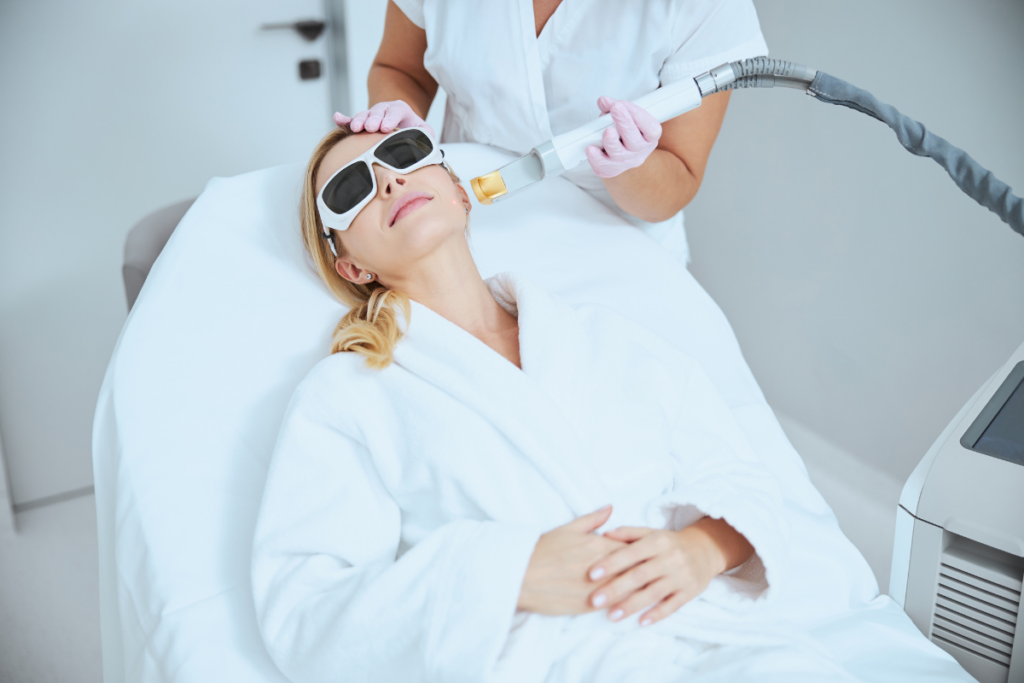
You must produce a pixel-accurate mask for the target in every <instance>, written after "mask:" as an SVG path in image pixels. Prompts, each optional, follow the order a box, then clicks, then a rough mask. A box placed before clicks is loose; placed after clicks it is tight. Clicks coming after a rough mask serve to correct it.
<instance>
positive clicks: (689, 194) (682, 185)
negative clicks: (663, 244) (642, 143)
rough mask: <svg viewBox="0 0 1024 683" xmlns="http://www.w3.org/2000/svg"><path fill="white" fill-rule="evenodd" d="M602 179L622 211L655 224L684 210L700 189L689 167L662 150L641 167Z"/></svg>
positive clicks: (655, 152) (658, 150) (698, 182)
mask: <svg viewBox="0 0 1024 683" xmlns="http://www.w3.org/2000/svg"><path fill="white" fill-rule="evenodd" d="M602 180H603V181H604V186H605V188H607V190H608V193H609V194H611V196H612V199H614V200H615V203H616V204H618V205H619V208H621V209H622V210H623V211H625V212H626V213H628V214H631V215H633V216H636V217H637V218H640V219H642V220H645V221H650V222H652V223H657V222H659V221H665V220H668V219H669V218H671V217H672V216H674V215H676V214H677V213H679V212H680V211H682V209H683V207H684V206H686V205H687V204H689V203H690V201H691V200H692V199H693V198H694V197H695V196H696V195H697V190H698V188H700V181H699V180H697V178H695V177H694V176H693V174H692V173H690V171H689V169H687V168H686V164H684V163H683V161H682V160H681V159H680V158H679V157H677V156H676V155H675V154H673V153H672V152H668V151H665V150H663V149H656V150H654V151H653V152H651V155H650V156H649V157H647V160H646V161H644V163H642V164H641V165H640V166H637V167H636V168H631V169H629V170H628V171H624V172H622V173H620V174H619V175H617V176H614V177H612V178H602Z"/></svg>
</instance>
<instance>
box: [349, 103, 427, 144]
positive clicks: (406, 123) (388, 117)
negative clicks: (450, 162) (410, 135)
mask: <svg viewBox="0 0 1024 683" xmlns="http://www.w3.org/2000/svg"><path fill="white" fill-rule="evenodd" d="M334 122H335V123H336V124H338V125H339V126H344V125H345V124H346V123H347V124H348V125H349V128H351V129H352V132H353V133H358V132H360V131H363V130H365V131H366V132H367V133H390V132H391V131H393V130H394V129H395V128H426V129H427V130H428V131H430V135H431V136H433V137H435V138H436V137H437V136H436V135H434V129H433V128H431V127H430V125H428V124H427V122H426V121H424V120H423V119H421V118H420V117H419V115H417V114H416V112H414V111H413V110H412V107H410V106H409V105H408V104H406V103H405V102H404V101H402V100H395V101H393V102H378V103H377V104H375V105H373V106H372V107H370V108H369V109H367V110H366V111H361V112H359V113H358V114H356V115H355V116H345V115H344V114H342V113H341V112H335V114H334Z"/></svg>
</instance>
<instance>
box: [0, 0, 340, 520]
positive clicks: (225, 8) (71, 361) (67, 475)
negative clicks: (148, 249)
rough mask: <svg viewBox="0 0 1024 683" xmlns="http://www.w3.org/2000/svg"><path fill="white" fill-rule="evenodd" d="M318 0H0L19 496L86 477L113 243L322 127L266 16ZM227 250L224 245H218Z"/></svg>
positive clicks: (5, 385) (6, 415)
mask: <svg viewBox="0 0 1024 683" xmlns="http://www.w3.org/2000/svg"><path fill="white" fill-rule="evenodd" d="M322 17H323V8H322V2H321V0H287V1H286V0H246V1H243V0H218V1H216V2H207V1H206V0H179V1H176V2H171V3H167V2H164V3H149V2H147V3H140V2H135V1H134V0H4V1H3V2H0V98H2V105H0V150H2V152H0V424H2V430H3V437H4V447H5V451H6V455H7V459H8V465H9V473H10V477H11V482H10V483H11V488H12V490H13V497H14V502H15V503H18V504H24V503H26V502H31V501H37V500H39V499H40V498H46V497H49V496H52V495H55V494H62V493H65V492H68V491H74V490H81V489H82V488H84V487H88V486H90V485H91V483H92V460H91V445H90V438H91V433H92V416H93V410H94V408H95V404H96V397H97V394H98V392H99V387H100V382H101V380H102V378H103V372H104V370H105V369H106V365H107V361H108V359H109V358H110V352H111V350H112V349H113V345H114V342H115V340H116V339H117V335H118V333H119V331H120V329H121V325H122V324H123V323H124V319H125V315H126V304H125V296H124V287H123V284H122V280H121V264H122V253H123V248H124V239H125V235H126V234H127V232H128V230H129V229H130V228H131V226H132V225H133V224H134V223H135V222H136V221H137V220H139V219H140V218H142V217H143V216H144V215H146V214H148V213H149V212H151V211H154V210H156V209H158V208H160V207H162V206H165V205H167V204H170V203H172V202H175V201H179V200H182V199H186V198H188V197H194V196H196V195H197V194H199V192H201V191H202V189H203V186H204V185H205V184H206V181H207V180H208V179H209V178H210V177H211V176H215V175H235V174H238V173H243V172H246V171H250V170H253V169H257V168H263V167H266V166H271V165H275V164H281V163H285V162H289V161H295V160H299V159H302V158H304V157H305V156H306V155H307V154H308V153H309V150H310V149H311V148H312V146H313V145H314V144H315V143H316V141H317V140H318V139H319V138H320V137H321V136H322V135H323V134H324V132H326V131H327V130H328V129H329V127H330V126H331V125H333V124H332V123H331V120H330V113H331V112H330V106H329V95H328V89H327V85H326V84H327V82H328V79H327V78H326V77H325V78H321V79H319V80H315V81H300V80H299V78H298V66H297V63H298V61H299V60H301V59H307V58H319V59H321V60H322V61H323V62H324V64H325V65H327V62H326V59H325V57H326V54H327V53H326V49H325V41H326V39H325V38H324V37H321V38H320V39H319V40H318V41H317V42H315V43H307V42H306V41H304V40H303V39H302V38H300V37H299V36H298V35H297V34H295V33H294V32H292V31H261V30H260V28H259V27H260V25H261V24H263V23H269V22H280V21H293V20H296V19H309V18H322ZM225 256H226V257H227V256H228V255H225Z"/></svg>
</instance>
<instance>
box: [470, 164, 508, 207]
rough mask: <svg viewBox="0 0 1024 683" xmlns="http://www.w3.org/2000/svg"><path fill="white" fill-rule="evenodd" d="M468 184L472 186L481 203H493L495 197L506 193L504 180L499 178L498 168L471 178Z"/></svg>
mask: <svg viewBox="0 0 1024 683" xmlns="http://www.w3.org/2000/svg"><path fill="white" fill-rule="evenodd" d="M469 184H470V185H471V186H472V188H473V193H474V194H475V195H476V198H477V200H479V202H480V203H481V204H493V203H494V200H495V199H497V198H498V197H501V196H502V195H505V194H508V189H507V188H506V187H505V181H503V180H502V179H501V171H500V170H497V171H492V172H490V173H488V174H487V175H482V176H479V177H477V178H473V179H472V180H470V181H469Z"/></svg>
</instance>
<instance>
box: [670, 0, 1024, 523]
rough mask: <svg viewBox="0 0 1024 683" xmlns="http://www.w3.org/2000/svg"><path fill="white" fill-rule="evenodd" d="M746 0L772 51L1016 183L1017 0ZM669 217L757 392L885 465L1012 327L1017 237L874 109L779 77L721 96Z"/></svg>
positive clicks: (956, 404) (998, 360)
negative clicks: (721, 109)
mask: <svg viewBox="0 0 1024 683" xmlns="http://www.w3.org/2000/svg"><path fill="white" fill-rule="evenodd" d="M755 6H756V7H757V11H758V14H759V17H760V19H761V26H762V30H763V32H764V35H765V38H766V40H767V42H768V47H769V49H770V50H771V54H772V56H773V57H776V58H780V59H789V60H792V61H797V62H802V63H804V64H807V65H808V66H811V67H812V68H817V69H821V70H824V71H826V72H828V73H830V74H832V75H834V76H836V77H838V78H842V79H844V80H847V81H849V82H850V83H852V84H854V85H856V86H859V87H861V88H865V89H867V90H869V91H871V92H872V93H874V94H875V95H876V96H877V97H878V98H879V99H881V100H882V101H883V102H886V103H889V104H892V105H893V106H895V107H897V108H898V109H900V110H901V111H902V112H903V113H905V114H907V115H909V116H912V117H914V118H916V119H917V120H919V121H921V122H923V123H924V124H925V125H926V126H928V128H929V129H930V130H931V131H933V132H934V133H936V134H937V135H940V136H943V137H945V138H946V139H947V140H949V141H950V142H951V143H953V144H954V145H957V146H958V147H961V148H963V149H965V150H967V151H968V152H969V153H970V154H971V155H972V156H973V157H974V158H975V159H976V160H977V161H978V162H979V163H981V164H982V165H983V166H985V167H987V168H989V169H990V170H991V171H993V172H994V173H995V174H996V175H997V176H998V177H999V178H1001V179H1002V180H1003V181H1004V182H1007V183H1009V184H1010V186H1011V187H1013V188H1014V189H1015V190H1016V193H1017V195H1018V196H1022V195H1024V126H1021V113H1022V112H1024V78H1022V77H1021V73H1020V69H1021V66H1022V65H1024V40H1021V36H1022V35H1024V2H1020V0H986V1H985V2H974V1H973V0H895V1H893V0H864V1H862V2H854V3H851V2H845V1H840V0H790V1H789V2H784V3H779V2H765V1H763V0H755ZM686 226H687V231H688V233H689V235H690V243H691V252H692V254H693V264H692V266H691V271H692V272H693V273H694V275H695V276H696V278H697V280H698V281H700V283H701V284H702V285H703V286H704V287H705V289H707V290H708V292H709V293H710V294H711V296H712V297H714V299H715V300H716V301H717V302H718V304H719V305H720V306H721V307H722V308H723V310H724V311H725V313H726V315H727V316H728V317H729V320H730V321H731V322H732V324H733V327H734V329H735V330H736V334H737V336H738V337H739V340H740V344H741V346H742V347H743V349H744V353H745V355H746V357H747V360H748V362H749V364H750V366H751V369H752V370H753V371H754V374H755V375H756V377H757V379H758V381H759V382H760V384H761V386H762V388H763V389H764V392H765V395H766V396H767V398H768V401H769V403H771V404H772V406H773V408H775V409H776V411H778V412H781V413H784V414H785V415H787V416H789V417H790V418H793V419H795V420H797V421H799V422H800V423H802V424H803V425H804V426H805V427H808V428H810V429H812V430H813V431H814V432H817V433H818V434H819V435H821V436H822V437H823V438H825V439H827V440H828V441H830V442H832V443H833V444H835V445H836V446H837V447H838V448H841V449H842V450H844V451H847V452H849V453H852V454H854V455H856V456H858V457H860V458H862V459H864V460H866V461H867V462H869V463H873V464H876V465H878V466H879V467H881V468H882V469H884V470H885V471H887V472H889V473H890V474H891V475H892V476H894V477H896V478H897V479H898V480H899V481H903V480H905V479H906V477H907V476H908V475H909V474H910V472H911V470H912V469H913V468H914V465H916V463H917V462H918V460H920V458H921V457H922V456H923V455H924V453H925V451H926V450H927V449H928V447H929V446H930V445H931V443H932V441H933V440H934V439H935V438H936V437H937V436H938V435H939V433H940V432H941V431H942V428H943V427H945V425H946V424H947V423H948V422H949V420H950V419H952V418H953V416H954V415H955V414H956V412H957V410H959V408H960V407H961V406H962V405H963V404H964V403H965V402H966V401H967V400H968V399H969V398H970V397H971V395H972V394H973V393H974V392H975V391H976V390H977V389H978V387H980V386H981V384H982V383H983V382H984V381H985V380H986V379H988V377H989V376H990V375H991V374H992V373H993V372H994V371H995V370H996V369H997V368H998V367H999V366H1001V365H1002V364H1003V363H1004V362H1005V361H1006V359H1007V358H1009V357H1010V354H1011V353H1012V352H1013V351H1014V350H1015V349H1016V348H1017V346H1018V345H1019V344H1020V343H1021V341H1022V340H1024V296H1022V293H1024V239H1021V236H1020V235H1017V234H1015V233H1013V232H1012V231H1011V230H1010V229H1009V228H1008V227H1007V226H1005V225H1004V224H1003V223H1001V222H1000V221H999V219H998V218H996V217H995V215H994V214H992V213H990V212H989V211H988V210H986V209H984V208H982V207H980V206H978V205H977V204H975V203H974V202H973V201H972V200H971V199H969V198H967V196H966V195H963V194H962V193H961V192H960V191H959V190H958V189H957V188H956V186H955V185H954V184H953V182H952V181H951V180H950V178H949V176H947V175H946V173H945V171H943V170H942V169H941V168H940V167H939V166H938V165H937V164H935V163H934V162H933V161H931V160H929V159H925V158H922V157H915V156H913V155H912V154H909V153H908V152H907V151H906V150H904V149H903V147H901V146H900V144H899V143H898V142H897V141H896V137H895V135H894V134H893V133H892V131H891V130H890V129H889V128H888V127H886V126H885V125H884V124H882V123H880V122H878V121H876V120H874V119H872V118H870V117H868V116H864V115H863V114H860V113H857V112H854V111H852V110H849V109H844V108H842V107H836V106H832V105H827V104H823V103H821V102H817V101H816V100H814V99H812V98H810V97H808V96H806V95H803V94H800V93H799V92H797V91H793V90H763V91H750V90H748V91H740V92H737V93H734V94H733V96H732V100H731V102H730V105H729V111H728V114H727V115H726V120H725V124H724V126H723V128H722V132H721V135H720V136H719V139H718V143H717V144H716V147H715V149H714V151H713V152H712V154H711V160H710V163H709V165H708V168H707V174H706V176H705V179H704V184H703V187H702V188H701V190H700V193H699V194H698V196H697V198H696V200H695V201H694V202H693V203H692V204H691V205H690V207H687V209H686ZM893 502H894V504H895V501H893ZM893 509H895V508H893Z"/></svg>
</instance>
